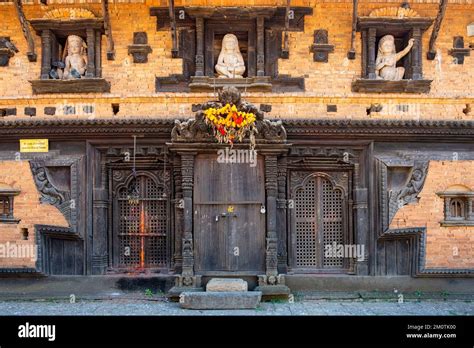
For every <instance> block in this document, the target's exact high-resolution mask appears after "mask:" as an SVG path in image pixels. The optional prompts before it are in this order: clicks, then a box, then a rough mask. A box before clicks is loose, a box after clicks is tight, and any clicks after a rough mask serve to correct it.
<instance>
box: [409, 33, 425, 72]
mask: <svg viewBox="0 0 474 348" xmlns="http://www.w3.org/2000/svg"><path fill="white" fill-rule="evenodd" d="M411 37H412V38H413V39H415V42H414V43H413V48H412V49H411V55H412V65H411V66H412V76H411V78H412V79H413V80H422V79H423V75H422V71H421V64H422V63H421V62H422V61H421V59H422V57H421V29H420V28H414V29H413V30H412V33H411Z"/></svg>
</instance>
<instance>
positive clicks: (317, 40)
mask: <svg viewBox="0 0 474 348" xmlns="http://www.w3.org/2000/svg"><path fill="white" fill-rule="evenodd" d="M311 52H313V61H315V62H322V63H327V62H328V57H329V53H332V52H334V45H330V44H329V43H328V31H327V30H325V29H318V30H315V31H314V43H313V45H312V46H311Z"/></svg>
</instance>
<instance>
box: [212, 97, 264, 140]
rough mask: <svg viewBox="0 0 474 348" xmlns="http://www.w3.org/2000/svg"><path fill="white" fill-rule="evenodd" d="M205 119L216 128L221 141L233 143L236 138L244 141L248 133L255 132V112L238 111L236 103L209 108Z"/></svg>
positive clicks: (216, 133) (215, 134)
mask: <svg viewBox="0 0 474 348" xmlns="http://www.w3.org/2000/svg"><path fill="white" fill-rule="evenodd" d="M204 115H205V121H206V123H207V124H209V125H211V126H212V128H213V130H214V136H215V137H216V139H217V141H219V143H228V144H233V143H234V141H235V140H238V141H240V142H241V141H242V140H243V139H244V137H245V135H246V134H247V133H253V132H255V131H256V128H255V120H256V116H255V114H253V113H251V112H243V111H238V110H237V107H236V106H235V105H230V104H226V105H225V106H223V107H221V108H209V109H207V110H205V111H204Z"/></svg>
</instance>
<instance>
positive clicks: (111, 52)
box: [102, 0, 115, 60]
mask: <svg viewBox="0 0 474 348" xmlns="http://www.w3.org/2000/svg"><path fill="white" fill-rule="evenodd" d="M102 13H103V15H104V29H105V36H106V37H107V59H108V60H115V47H114V39H113V37H112V26H111V25H110V12H109V0H102Z"/></svg>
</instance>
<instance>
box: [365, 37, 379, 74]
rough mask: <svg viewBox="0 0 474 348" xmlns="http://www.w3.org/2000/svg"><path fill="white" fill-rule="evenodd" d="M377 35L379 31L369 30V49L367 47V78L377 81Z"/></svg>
mask: <svg viewBox="0 0 474 348" xmlns="http://www.w3.org/2000/svg"><path fill="white" fill-rule="evenodd" d="M376 34H377V29H375V28H369V30H368V36H369V37H368V47H367V50H368V52H367V54H368V57H367V77H368V78H369V79H375V78H377V75H376V74H375V50H376V47H375V40H376V37H375V35H376Z"/></svg>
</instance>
